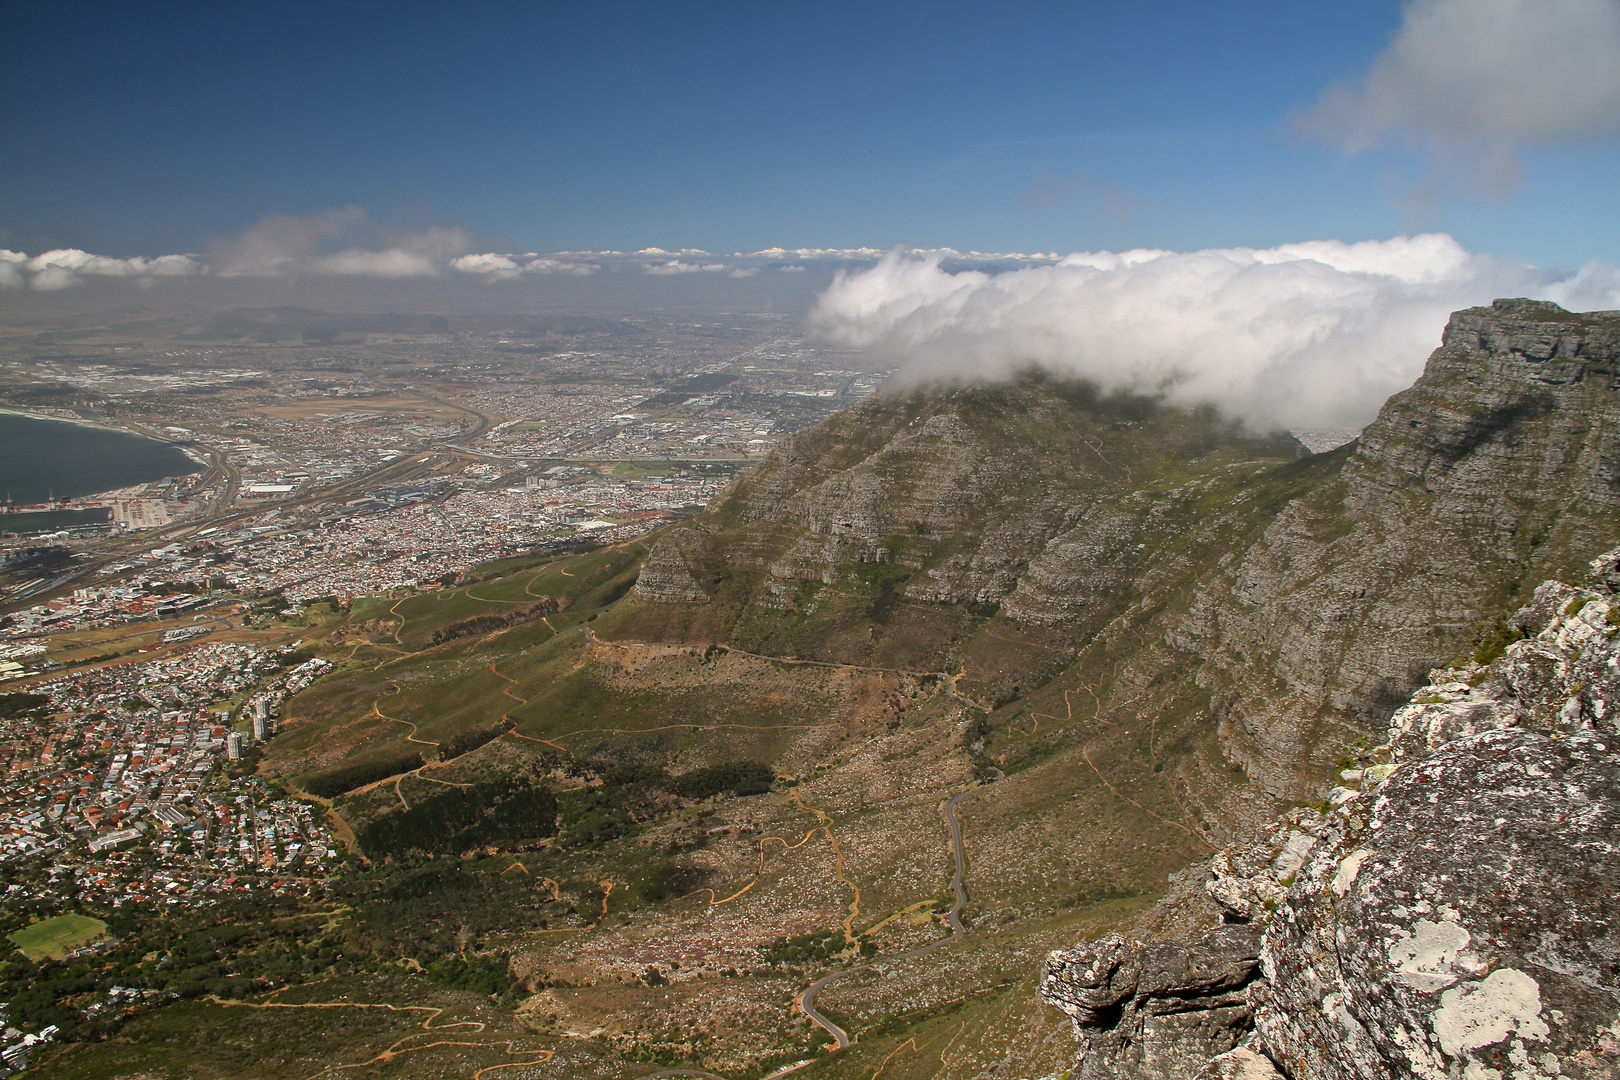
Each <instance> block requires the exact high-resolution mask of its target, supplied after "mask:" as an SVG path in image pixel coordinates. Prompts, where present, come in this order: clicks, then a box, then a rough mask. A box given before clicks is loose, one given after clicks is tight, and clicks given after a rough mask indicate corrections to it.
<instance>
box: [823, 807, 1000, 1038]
mask: <svg viewBox="0 0 1620 1080" xmlns="http://www.w3.org/2000/svg"><path fill="white" fill-rule="evenodd" d="M974 790H975V788H968V789H967V790H966V791H961V792H958V793H957V794H955V795H952V796H951V797H950V798H949V799H947V800H945V806H944V807H943V813H944V814H945V821H946V823H947V824H949V825H950V827H951V856H952V857H953V858H954V859H955V860H956V869H955V872H954V873H952V875H951V889H952V891H954V892H955V893H956V902H955V903H953V904H952V905H951V910H950V912H949V913H948V914H947V915H946V916H945V923H946V925H948V926H949V927H950V928H951V936H950V937H945V938H940V939H939V940H938V941H930V942H929V943H928V944H926V945H919V946H917V947H916V948H915V949H907V950H906V951H905V952H903V953H896V954H895V955H893V956H885V957H883V958H882V959H881V960H879V961H874V963H883V964H892V963H894V962H895V961H897V960H910V959H912V958H914V957H918V956H924V955H926V954H928V953H931V952H933V951H934V950H935V949H940V948H943V947H945V946H946V945H949V944H951V943H952V942H954V941H960V940H961V939H962V936H963V935H964V934H966V933H967V928H966V927H964V926H963V925H962V909H963V908H964V907H966V906H967V899H968V897H967V886H966V885H964V884H963V880H962V879H963V877H964V875H965V874H966V872H967V859H966V858H965V856H964V855H963V853H962V823H961V822H960V821H958V820H957V817H956V804H957V803H959V802H961V801H962V800H963V799H965V798H967V797H968V796H969V795H971V794H973V792H974ZM872 966H873V964H858V965H856V966H855V967H852V968H845V969H844V970H843V971H835V972H833V973H832V974H831V975H825V976H823V977H821V978H819V979H817V980H816V981H815V982H813V983H811V984H810V985H809V986H808V987H806V988H805V991H804V993H802V994H800V995H799V1002H798V1005H799V1011H800V1012H802V1013H803V1014H804V1015H805V1016H807V1017H809V1018H810V1020H811V1021H812V1022H813V1023H815V1024H818V1025H819V1026H820V1027H821V1028H823V1029H824V1030H825V1031H826V1032H827V1034H829V1035H831V1036H832V1037H833V1041H834V1042H835V1043H836V1044H837V1046H836V1049H838V1050H842V1049H844V1047H846V1046H848V1045H849V1044H850V1038H849V1033H848V1032H847V1031H845V1030H844V1029H843V1028H841V1027H839V1026H838V1025H837V1024H835V1023H833V1022H832V1021H831V1020H829V1019H828V1018H827V1017H826V1016H825V1015H824V1014H823V1013H822V1012H820V1011H819V1010H818V1009H817V1008H816V995H817V994H819V993H821V991H823V990H825V989H826V988H827V987H829V986H831V985H832V984H833V983H835V982H837V981H838V980H839V979H842V978H845V977H846V976H849V975H853V974H855V973H856V972H858V971H866V970H868V969H869V968H871V967H872Z"/></svg>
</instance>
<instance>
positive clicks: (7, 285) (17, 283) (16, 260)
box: [0, 248, 28, 289]
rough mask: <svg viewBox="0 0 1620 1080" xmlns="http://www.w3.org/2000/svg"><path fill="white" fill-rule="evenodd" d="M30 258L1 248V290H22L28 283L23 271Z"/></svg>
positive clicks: (18, 252)
mask: <svg viewBox="0 0 1620 1080" xmlns="http://www.w3.org/2000/svg"><path fill="white" fill-rule="evenodd" d="M27 261H28V256H27V255H24V254H23V253H22V252H20V251H11V250H8V249H6V248H0V289H20V288H22V287H23V285H24V284H26V283H27V279H26V278H24V277H23V272H22V270H21V267H22V264H23V263H25V262H27Z"/></svg>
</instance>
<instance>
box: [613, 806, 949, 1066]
mask: <svg viewBox="0 0 1620 1080" xmlns="http://www.w3.org/2000/svg"><path fill="white" fill-rule="evenodd" d="M978 788H979V785H977V784H975V785H974V786H973V787H970V788H968V789H967V790H966V791H959V792H957V793H956V794H955V795H952V796H951V797H950V798H949V799H947V800H945V803H944V805H942V806H941V807H940V812H941V813H942V814H943V815H944V816H945V821H946V824H948V825H949V826H950V830H951V857H952V858H953V859H954V861H955V864H956V865H955V869H954V870H953V872H952V874H951V890H952V892H954V893H955V894H956V899H955V902H954V903H952V905H951V910H950V911H949V912H948V913H947V914H946V916H945V922H946V925H948V926H949V927H950V928H951V936H950V937H943V938H940V939H939V940H937V941H930V942H929V943H928V944H926V945H919V946H917V947H916V948H915V949H907V950H906V951H905V952H902V953H896V954H894V955H893V956H884V957H879V958H878V959H876V960H873V961H870V962H868V963H864V964H857V965H855V966H854V967H849V968H845V969H843V970H842V971H835V972H833V973H832V974H831V975H823V976H822V977H821V978H819V979H817V980H816V981H815V982H813V983H811V984H810V985H809V986H808V987H806V988H805V990H804V992H803V993H802V994H800V995H799V997H798V1000H797V1001H796V1002H795V1004H796V1005H797V1006H798V1008H799V1011H800V1012H801V1013H803V1014H804V1015H805V1016H806V1017H808V1018H809V1019H810V1021H811V1022H812V1023H814V1024H816V1025H817V1026H819V1027H820V1028H822V1030H824V1031H826V1032H827V1034H829V1035H831V1036H832V1037H833V1046H832V1047H831V1049H832V1050H833V1051H834V1052H836V1051H839V1050H842V1049H844V1048H845V1047H847V1046H849V1044H850V1043H851V1042H852V1041H853V1040H852V1039H851V1038H850V1037H849V1032H847V1031H845V1030H844V1029H843V1028H841V1027H839V1026H838V1025H837V1024H836V1023H834V1022H833V1021H832V1020H830V1019H829V1018H828V1017H827V1016H826V1015H825V1014H823V1013H822V1012H821V1011H820V1010H818V1009H817V1008H816V995H818V994H820V993H821V991H823V990H825V989H826V988H827V987H829V986H831V985H832V984H833V983H835V982H837V981H838V980H840V979H843V978H846V977H848V976H850V975H854V974H855V973H856V972H860V971H867V970H870V969H871V968H874V967H876V966H877V965H879V964H893V963H896V962H898V961H901V960H910V959H913V958H915V957H918V956H926V955H927V954H928V953H931V952H933V951H934V950H935V949H941V948H944V947H945V946H946V945H950V944H952V943H954V942H957V941H960V940H962V938H963V937H965V936H966V935H967V927H965V926H963V925H962V909H963V908H964V907H966V906H967V901H968V895H967V886H966V885H965V884H964V882H963V878H964V877H965V876H966V874H967V857H966V854H965V853H964V851H963V847H962V823H961V821H959V820H958V819H957V816H956V804H957V803H959V802H961V801H962V800H963V799H965V798H967V797H968V796H969V795H971V794H973V793H974V792H975V791H977V790H978ZM814 831H816V830H812V834H813V833H814ZM806 839H808V837H806ZM810 1064H812V1061H798V1062H794V1063H793V1064H792V1065H788V1066H785V1067H783V1068H781V1069H778V1070H777V1071H775V1072H773V1073H771V1074H770V1075H769V1076H767V1077H764V1078H763V1080H777V1078H778V1077H782V1076H787V1075H788V1074H789V1073H795V1072H798V1071H799V1070H800V1069H803V1068H805V1067H806V1066H808V1065H810ZM666 1076H698V1077H703V1078H705V1080H726V1078H725V1077H723V1076H720V1075H718V1074H716V1073H711V1072H704V1071H703V1070H701V1069H663V1070H660V1071H659V1072H653V1073H644V1074H642V1075H641V1076H639V1077H637V1078H636V1080H659V1078H660V1077H666Z"/></svg>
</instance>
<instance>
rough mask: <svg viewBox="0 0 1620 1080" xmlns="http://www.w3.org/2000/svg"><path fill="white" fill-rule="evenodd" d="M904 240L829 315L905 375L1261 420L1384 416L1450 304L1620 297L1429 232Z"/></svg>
mask: <svg viewBox="0 0 1620 1080" xmlns="http://www.w3.org/2000/svg"><path fill="white" fill-rule="evenodd" d="M942 258H943V256H942V255H940V254H939V253H933V254H929V255H923V256H919V255H917V254H914V253H908V252H902V251H894V252H891V253H889V254H888V255H886V256H885V257H884V258H883V259H882V260H881V261H880V262H879V263H878V264H877V265H876V266H874V267H872V268H871V269H868V270H863V271H860V272H856V273H848V272H844V273H840V274H839V275H838V276H837V277H836V278H835V280H834V281H833V284H832V285H831V286H830V287H829V288H828V289H827V291H826V292H825V293H823V294H822V296H821V297H820V299H819V300H818V301H817V303H816V306H815V308H814V309H813V310H812V312H811V316H810V324H811V327H812V329H813V330H815V331H816V332H817V333H818V334H819V335H820V336H822V337H823V338H824V339H827V340H829V341H831V342H834V343H836V344H839V345H842V346H846V347H854V348H863V349H869V350H872V351H874V352H876V353H879V354H881V355H884V356H886V357H888V358H890V359H891V360H894V361H896V362H898V363H900V365H901V370H900V373H899V378H901V379H902V380H912V381H921V380H927V379H932V378H946V379H950V378H1000V377H1006V376H1009V375H1011V374H1013V373H1015V372H1016V371H1018V370H1020V369H1022V368H1025V367H1028V366H1029V365H1038V366H1041V367H1044V368H1047V369H1049V370H1052V371H1055V372H1058V373H1061V374H1064V375H1073V376H1078V377H1082V378H1086V379H1090V380H1092V381H1094V382H1096V383H1097V384H1099V385H1100V386H1102V387H1103V388H1104V389H1105V390H1134V391H1142V392H1148V393H1157V392H1162V393H1164V394H1165V396H1166V398H1167V399H1168V400H1170V401H1172V402H1174V403H1179V404H1192V403H1210V404H1214V405H1217V406H1219V407H1220V408H1221V409H1222V410H1224V411H1225V412H1227V413H1228V414H1230V415H1233V416H1238V417H1242V418H1244V419H1246V420H1248V421H1251V422H1252V423H1255V424H1257V425H1259V426H1262V427H1265V426H1271V425H1282V426H1288V427H1339V426H1355V425H1360V424H1364V423H1366V422H1367V421H1368V420H1370V419H1371V418H1372V416H1373V415H1374V414H1375V413H1376V412H1377V409H1378V406H1379V405H1380V404H1381V403H1382V402H1383V400H1384V399H1385V398H1386V397H1388V396H1389V395H1390V394H1391V393H1394V392H1395V391H1397V390H1400V389H1402V388H1403V387H1405V386H1407V385H1409V384H1410V383H1411V382H1412V381H1413V380H1414V379H1415V378H1416V377H1417V375H1418V374H1420V373H1421V371H1422V369H1423V363H1424V360H1425V359H1426V358H1427V356H1428V354H1429V352H1430V351H1431V350H1432V349H1433V348H1434V347H1435V346H1436V345H1437V344H1439V338H1440V331H1441V329H1442V328H1443V327H1444V325H1445V322H1446V317H1447V315H1448V314H1449V313H1450V312H1451V311H1453V310H1455V309H1457V308H1462V307H1468V306H1470V305H1475V304H1482V303H1489V302H1490V301H1491V300H1492V299H1494V298H1496V297H1499V296H1523V295H1529V296H1535V297H1540V298H1543V299H1549V300H1556V301H1558V302H1559V303H1562V304H1564V305H1565V306H1566V307H1571V308H1573V309H1576V310H1587V309H1591V308H1595V307H1616V306H1620V273H1617V272H1616V271H1615V270H1614V269H1613V268H1610V267H1605V266H1601V265H1596V264H1594V265H1591V266H1588V267H1586V268H1585V269H1583V270H1582V271H1581V272H1580V273H1578V274H1575V275H1567V274H1556V273H1550V272H1547V271H1542V270H1537V269H1535V268H1533V267H1527V266H1522V265H1517V264H1512V263H1505V262H1502V261H1499V260H1497V259H1494V258H1491V257H1490V256H1486V255H1476V254H1473V253H1470V252H1468V251H1467V250H1465V249H1464V248H1463V247H1462V246H1461V245H1459V244H1458V243H1457V242H1456V241H1455V240H1453V239H1452V238H1451V237H1449V236H1444V235H1439V234H1429V235H1423V236H1413V237H1397V238H1396V239H1393V240H1387V241H1371V242H1367V243H1359V244H1345V243H1341V242H1339V241H1334V240H1324V241H1313V242H1309V243H1302V244H1288V245H1284V246H1282V247H1277V248H1271V249H1267V250H1256V249H1252V248H1231V249H1225V250H1209V251H1194V252H1187V253H1176V252H1168V251H1128V252H1123V253H1117V254H1116V253H1113V252H1091V253H1082V254H1076V255H1070V256H1068V257H1067V258H1065V259H1063V260H1061V261H1060V262H1058V263H1057V264H1056V265H1053V266H1033V267H1028V268H1023V269H1014V270H1008V271H1005V272H1002V273H998V274H990V273H985V272H983V271H976V270H967V271H962V272H960V273H948V272H946V271H945V270H943V269H941V267H940V262H941V260H942Z"/></svg>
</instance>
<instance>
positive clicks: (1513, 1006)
mask: <svg viewBox="0 0 1620 1080" xmlns="http://www.w3.org/2000/svg"><path fill="white" fill-rule="evenodd" d="M1617 584H1620V549H1616V550H1614V551H1611V552H1609V553H1608V554H1607V555H1605V556H1603V557H1602V558H1600V559H1598V560H1597V561H1595V562H1594V563H1593V564H1592V573H1591V575H1590V576H1589V577H1588V579H1587V582H1586V585H1585V586H1584V587H1575V586H1571V585H1568V584H1565V583H1563V582H1559V581H1548V582H1546V583H1544V584H1543V585H1542V586H1541V587H1539V588H1538V589H1537V590H1536V592H1535V594H1534V597H1533V599H1532V602H1531V603H1530V604H1528V605H1527V606H1525V607H1524V608H1522V609H1520V610H1519V611H1518V612H1517V613H1516V614H1515V615H1514V616H1513V618H1512V620H1511V622H1510V627H1511V630H1510V633H1517V634H1521V635H1523V637H1522V638H1521V639H1520V640H1518V641H1515V642H1513V643H1511V644H1508V645H1507V646H1506V649H1505V652H1504V654H1503V655H1502V656H1501V657H1500V658H1499V659H1497V660H1495V661H1494V662H1492V663H1490V664H1489V665H1481V664H1475V663H1470V664H1466V665H1464V666H1462V667H1460V668H1451V669H1443V670H1437V671H1435V672H1434V673H1433V674H1434V681H1433V682H1432V683H1431V684H1430V685H1428V686H1427V687H1425V688H1423V689H1422V690H1421V691H1420V692H1419V693H1418V694H1417V695H1416V696H1415V697H1414V698H1413V699H1412V701H1411V702H1410V703H1409V704H1408V705H1406V706H1405V707H1403V708H1402V709H1400V710H1399V711H1398V712H1397V713H1396V714H1395V716H1394V718H1393V720H1392V722H1391V725H1390V728H1389V739H1388V742H1387V743H1386V744H1385V746H1384V747H1382V748H1381V749H1380V756H1382V757H1386V758H1387V759H1388V760H1387V761H1385V762H1383V763H1382V764H1377V765H1373V766H1371V767H1369V768H1366V769H1361V770H1351V771H1347V773H1346V776H1345V780H1346V784H1347V785H1353V786H1345V787H1341V788H1339V789H1337V790H1336V791H1335V792H1334V793H1333V796H1332V799H1331V802H1332V804H1334V805H1333V807H1332V809H1331V810H1330V811H1329V812H1327V813H1325V814H1323V813H1321V812H1317V811H1312V810H1301V811H1297V812H1295V813H1294V814H1291V815H1290V816H1289V817H1288V818H1287V819H1285V820H1284V821H1282V822H1280V823H1279V824H1278V826H1277V827H1276V829H1275V830H1274V832H1273V834H1272V835H1271V836H1269V837H1268V838H1267V839H1266V840H1264V841H1261V842H1259V843H1256V844H1250V845H1240V846H1234V847H1232V848H1230V849H1228V850H1227V851H1224V852H1222V853H1220V854H1219V855H1217V856H1216V857H1215V858H1214V859H1213V860H1211V862H1210V863H1209V864H1208V867H1207V869H1206V870H1205V871H1204V872H1203V873H1202V874H1201V875H1199V877H1201V880H1200V881H1196V882H1192V883H1190V884H1193V885H1195V886H1197V885H1201V886H1202V890H1203V891H1204V892H1205V893H1206V894H1207V895H1208V896H1209V897H1210V898H1212V899H1213V900H1214V901H1215V902H1216V904H1217V905H1218V906H1219V909H1220V911H1221V912H1222V915H1223V917H1224V921H1225V922H1226V923H1227V924H1228V925H1226V926H1223V927H1218V928H1216V929H1213V930H1211V931H1210V932H1209V933H1208V934H1206V935H1205V936H1204V937H1203V938H1201V939H1199V940H1197V941H1196V942H1194V943H1193V944H1192V945H1191V946H1190V947H1188V946H1180V945H1174V944H1169V943H1160V944H1157V945H1147V944H1143V943H1140V942H1131V941H1127V940H1125V939H1122V938H1119V937H1117V936H1116V937H1111V938H1105V939H1102V940H1099V941H1095V942H1089V943H1084V944H1082V945H1080V946H1078V947H1076V948H1075V949H1074V950H1070V951H1068V952H1060V953H1056V954H1054V955H1053V956H1052V957H1051V958H1050V959H1049V960H1048V962H1047V968H1046V976H1045V979H1044V981H1043V985H1042V996H1043V997H1044V998H1045V999H1046V1000H1047V1001H1048V1002H1049V1003H1050V1004H1052V1005H1055V1006H1056V1007H1058V1008H1059V1009H1062V1010H1063V1011H1064V1012H1065V1013H1067V1014H1068V1015H1069V1016H1070V1017H1071V1018H1073V1020H1074V1023H1075V1026H1076V1032H1077V1034H1078V1036H1079V1038H1080V1045H1081V1057H1080V1062H1079V1066H1080V1075H1083V1076H1092V1075H1098V1076H1100V1075H1110V1076H1120V1077H1171V1076H1190V1075H1192V1074H1194V1073H1196V1072H1198V1071H1199V1070H1200V1069H1204V1070H1205V1075H1208V1076H1217V1075H1221V1076H1224V1075H1250V1076H1260V1075H1267V1074H1269V1075H1272V1076H1275V1075H1277V1073H1279V1072H1281V1073H1282V1074H1284V1075H1287V1076H1291V1077H1294V1078H1296V1080H1299V1078H1304V1077H1310V1078H1312V1080H1317V1078H1326V1080H1339V1078H1343V1080H1351V1078H1356V1080H1371V1078H1379V1080H1384V1078H1393V1077H1400V1076H1419V1077H1434V1078H1440V1077H1468V1078H1473V1077H1482V1078H1483V1077H1491V1076H1512V1077H1515V1078H1517V1077H1525V1078H1529V1077H1542V1076H1546V1077H1552V1076H1565V1077H1593V1078H1596V1077H1602V1076H1613V1075H1615V1074H1616V1072H1617V1071H1620V1045H1617V1040H1616V1035H1615V1032H1616V1030H1617V1029H1616V1024H1617V1022H1620V970H1617V966H1616V958H1617V957H1620V869H1617V867H1620V861H1617V857H1620V735H1617V732H1616V712H1615V708H1614V702H1615V701H1617V700H1620V595H1617V592H1616V585H1617ZM1195 900H1196V893H1195V891H1191V890H1186V889H1184V890H1183V893H1182V895H1181V897H1179V899H1178V901H1175V902H1179V903H1181V904H1183V905H1185V904H1189V903H1191V902H1193V901H1195ZM1241 933H1247V934H1248V935H1250V936H1251V937H1252V938H1253V939H1255V944H1254V946H1253V947H1250V948H1246V949H1238V950H1236V951H1234V950H1233V949H1232V948H1231V947H1230V946H1229V944H1228V938H1230V937H1231V936H1232V935H1235V934H1241ZM1167 950H1168V951H1170V952H1175V953H1176V954H1177V955H1178V956H1185V960H1183V961H1181V964H1182V967H1183V968H1185V969H1186V970H1188V971H1214V970H1217V969H1218V970H1219V971H1220V979H1219V982H1218V984H1216V983H1214V982H1210V981H1209V980H1208V979H1206V980H1204V982H1203V983H1198V981H1197V980H1189V979H1182V980H1179V981H1178V980H1175V979H1169V980H1166V979H1157V980H1145V981H1144V980H1142V979H1140V978H1137V977H1134V976H1133V977H1127V978H1121V977H1120V975H1119V973H1120V972H1125V973H1135V972H1137V971H1140V970H1144V969H1146V968H1152V967H1155V966H1158V967H1163V966H1164V965H1163V964H1162V963H1160V964H1157V965H1155V964H1154V962H1153V961H1152V960H1151V959H1150V958H1152V957H1156V956H1159V955H1160V954H1163V953H1165V952H1166V951H1167ZM1247 956H1252V957H1254V959H1252V960H1245V959H1244V957H1247ZM1119 983H1131V985H1132V986H1141V985H1144V983H1146V984H1150V985H1149V989H1148V991H1147V992H1146V993H1145V994H1143V993H1140V992H1139V993H1137V994H1136V995H1135V996H1134V997H1133V996H1132V995H1130V994H1119V993H1117V992H1115V991H1114V989H1113V988H1114V986H1115V985H1116V984H1119ZM1160 984H1164V986H1163V988H1161V987H1160ZM1204 985H1207V986H1209V987H1211V991H1202V992H1200V991H1199V990H1198V986H1204ZM1189 988H1190V989H1191V992H1189ZM1238 988H1241V998H1242V1000H1241V1001H1238V1000H1236V997H1237V993H1236V991H1237V989H1238ZM1212 991H1213V992H1212ZM1121 1003H1123V1004H1124V1007H1123V1008H1121V1007H1120V1005H1121ZM1166 1017H1174V1020H1173V1021H1167V1020H1166V1019H1165V1018H1166ZM1245 1029H1249V1030H1247V1031H1246V1030H1245ZM1240 1044H1241V1045H1240Z"/></svg>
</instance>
